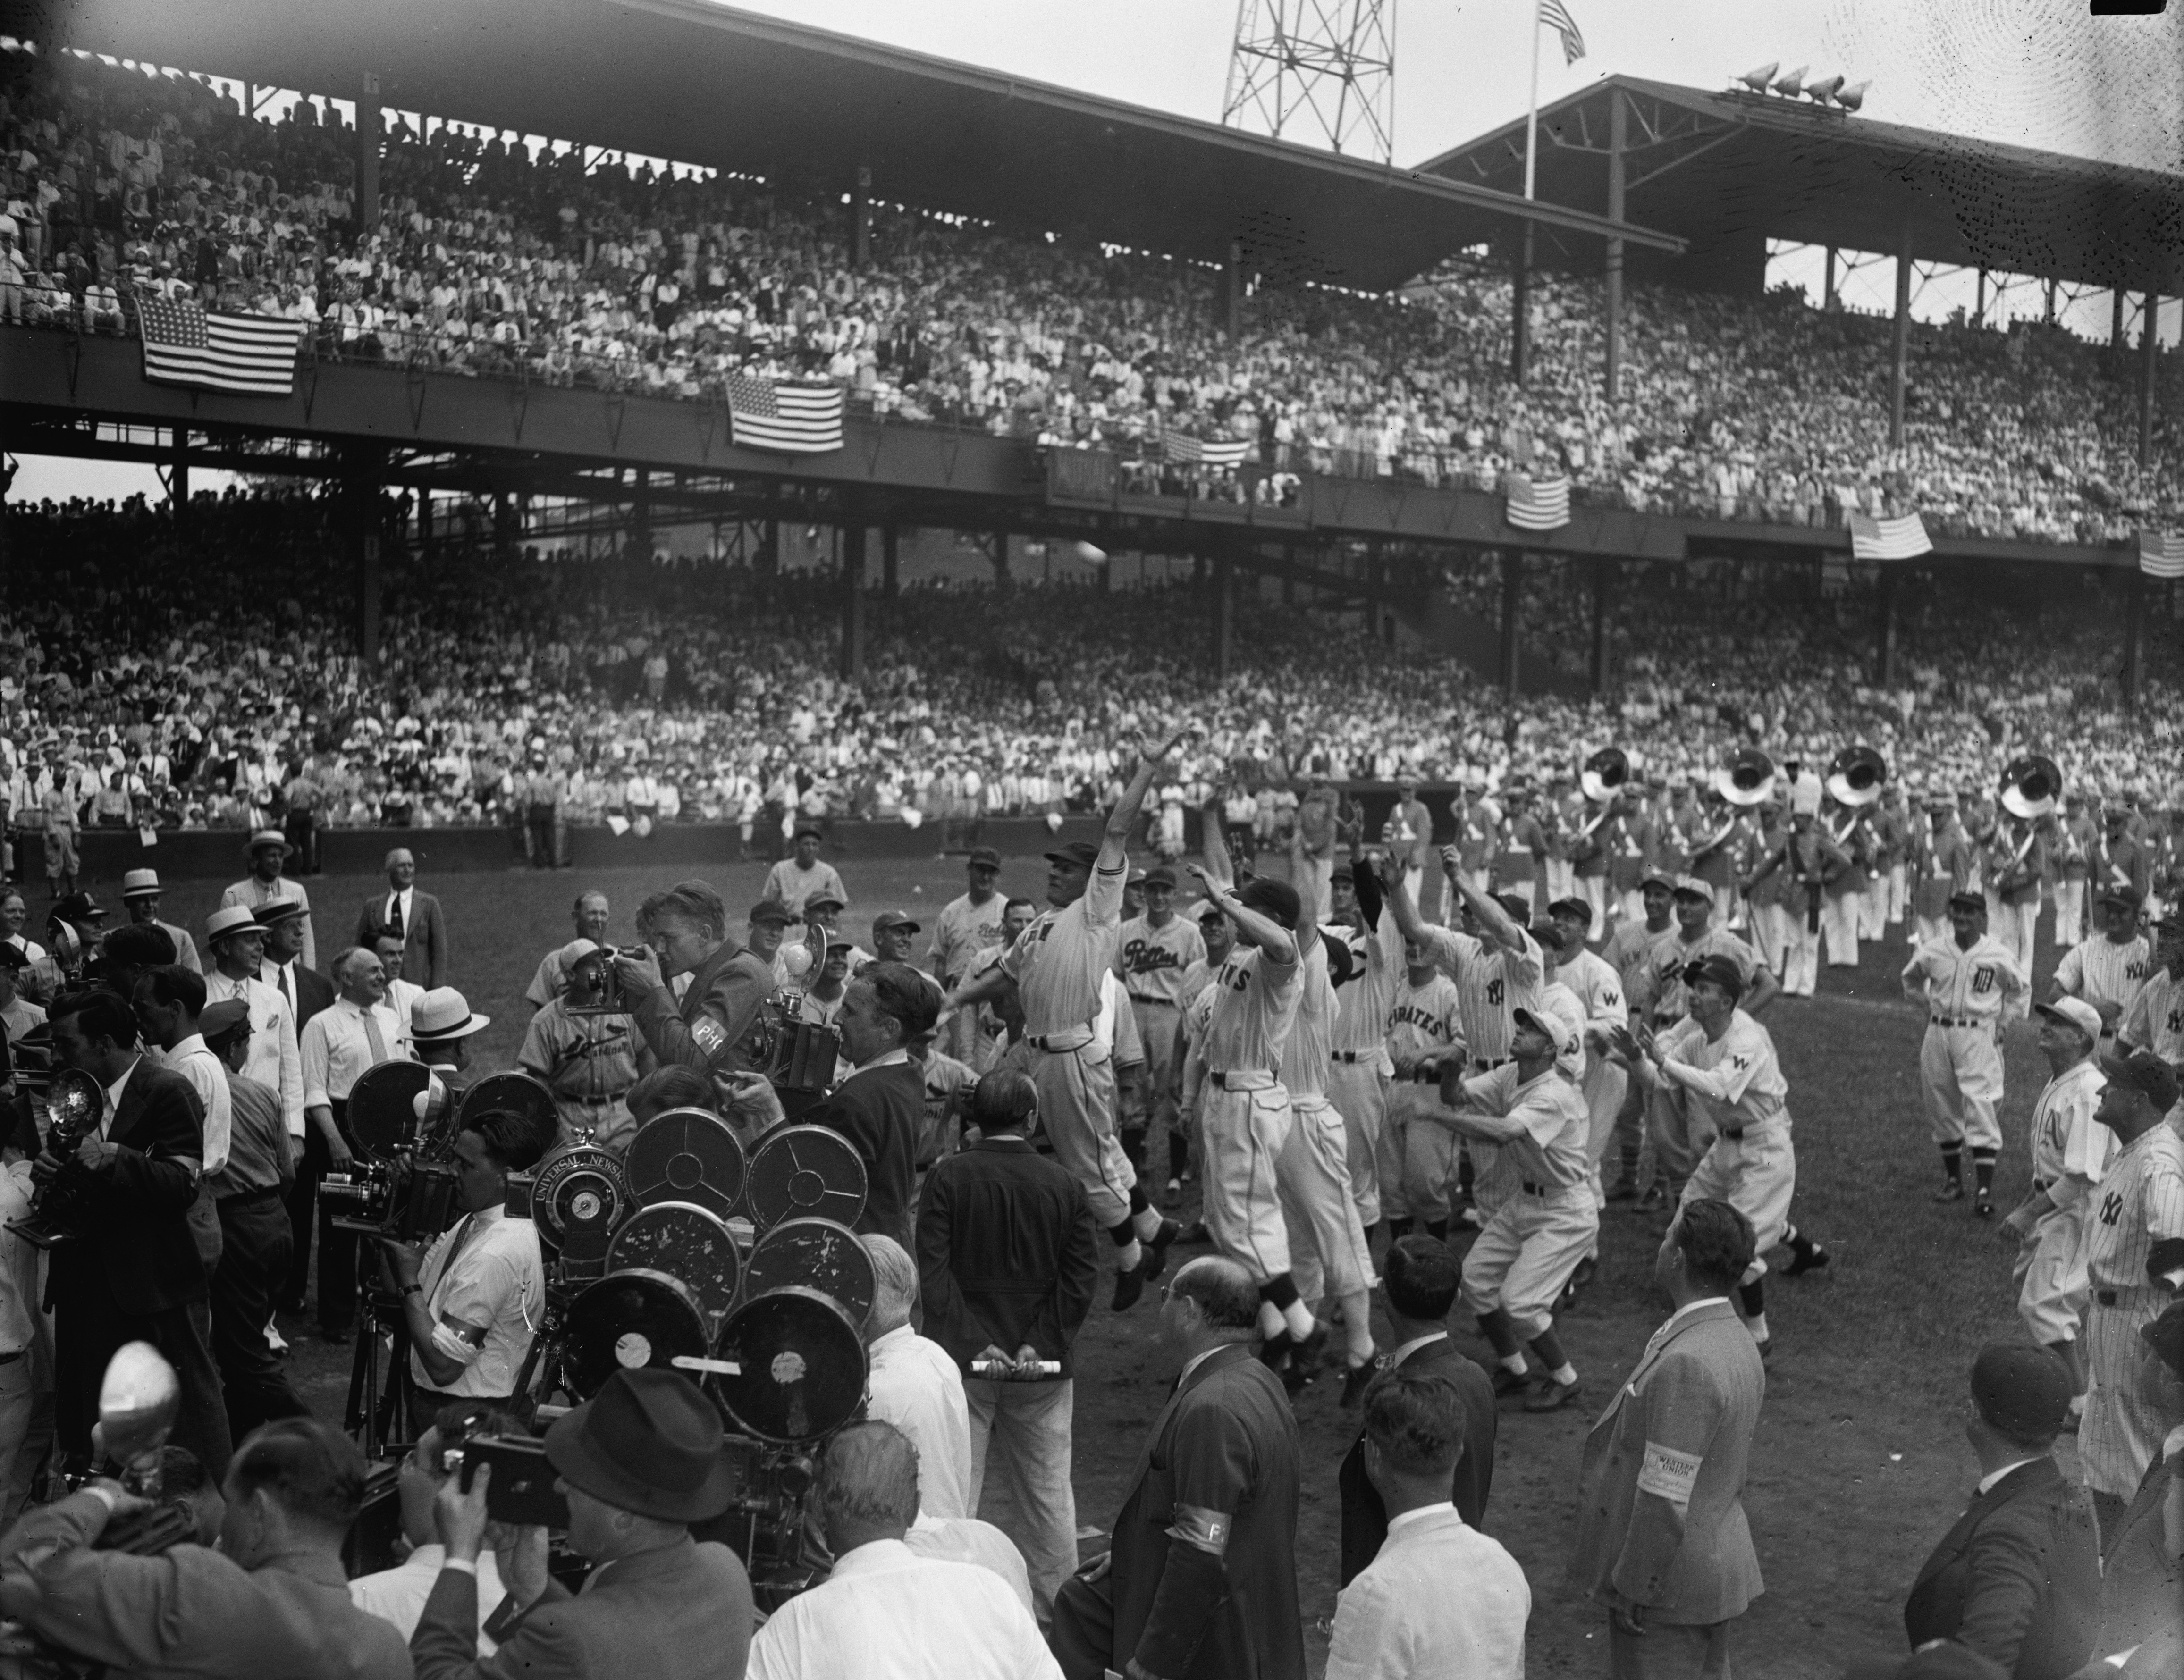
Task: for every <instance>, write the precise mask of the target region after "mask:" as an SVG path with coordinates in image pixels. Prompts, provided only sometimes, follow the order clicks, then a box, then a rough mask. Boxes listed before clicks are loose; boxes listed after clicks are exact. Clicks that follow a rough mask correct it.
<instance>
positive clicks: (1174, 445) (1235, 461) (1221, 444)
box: [1161, 431, 1251, 467]
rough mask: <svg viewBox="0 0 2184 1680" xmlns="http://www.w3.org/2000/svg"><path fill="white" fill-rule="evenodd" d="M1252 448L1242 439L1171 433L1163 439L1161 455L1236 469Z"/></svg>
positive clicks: (1210, 465) (1178, 459)
mask: <svg viewBox="0 0 2184 1680" xmlns="http://www.w3.org/2000/svg"><path fill="white" fill-rule="evenodd" d="M1161 453H1162V454H1164V455H1165V456H1167V459H1170V460H1171V461H1197V462H1200V463H1201V464H1202V465H1206V466H1209V467H1236V466H1241V465H1243V464H1244V457H1245V455H1247V454H1249V453H1251V445H1250V444H1249V443H1247V442H1245V441H1244V440H1243V439H1242V438H1240V437H1221V438H1212V437H1183V436H1181V435H1180V434H1179V433H1177V432H1173V431H1171V432H1170V433H1168V435H1167V437H1163V438H1162V439H1161Z"/></svg>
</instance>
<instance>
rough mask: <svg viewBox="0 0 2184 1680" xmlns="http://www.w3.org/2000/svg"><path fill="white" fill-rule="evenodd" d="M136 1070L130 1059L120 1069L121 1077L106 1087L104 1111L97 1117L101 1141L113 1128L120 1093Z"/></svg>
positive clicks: (134, 1063) (133, 1061)
mask: <svg viewBox="0 0 2184 1680" xmlns="http://www.w3.org/2000/svg"><path fill="white" fill-rule="evenodd" d="M134 1072H136V1060H134V1059H132V1060H131V1062H130V1064H129V1065H128V1066H126V1067H125V1068H123V1069H122V1070H121V1077H120V1078H119V1079H117V1080H115V1081H114V1082H113V1083H112V1084H111V1085H109V1086H108V1087H107V1088H106V1112H105V1113H103V1114H102V1115H99V1117H98V1135H99V1138H101V1140H102V1141H103V1139H104V1138H106V1137H107V1136H108V1134H109V1133H110V1132H112V1131H113V1130H114V1115H118V1114H120V1112H121V1093H123V1092H124V1091H126V1090H127V1089H128V1088H129V1076H130V1075H131V1074H132V1073H134Z"/></svg>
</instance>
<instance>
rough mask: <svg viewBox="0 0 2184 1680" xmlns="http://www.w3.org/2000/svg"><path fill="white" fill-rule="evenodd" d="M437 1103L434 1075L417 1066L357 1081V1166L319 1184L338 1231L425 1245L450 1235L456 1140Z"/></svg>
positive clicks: (352, 1106)
mask: <svg viewBox="0 0 2184 1680" xmlns="http://www.w3.org/2000/svg"><path fill="white" fill-rule="evenodd" d="M448 1118H449V1116H448V1114H447V1112H446V1110H445V1104H444V1103H443V1104H441V1105H440V1106H439V1107H437V1108H435V1106H434V1105H433V1104H432V1072H431V1071H430V1070H428V1069H427V1068H426V1067H425V1066H423V1065H421V1064H420V1063H417V1062H413V1061H388V1062H380V1063H378V1064H376V1065H374V1066H371V1067H368V1068H366V1069H365V1071H363V1072H362V1073H360V1074H359V1075H358V1076H357V1078H356V1083H355V1084H354V1086H352V1087H351V1088H350V1089H349V1093H348V1131H349V1138H350V1140H351V1142H352V1143H353V1144H354V1149H355V1160H354V1162H353V1163H352V1164H351V1165H350V1167H349V1168H348V1171H345V1172H329V1173H327V1174H326V1177H323V1178H322V1179H320V1181H319V1194H320V1197H321V1198H323V1199H325V1200H326V1203H327V1204H328V1205H329V1206H331V1208H332V1210H333V1215H332V1217H333V1223H334V1228H335V1229H336V1230H337V1231H348V1232H355V1233H357V1234H359V1235H360V1236H365V1237H387V1238H393V1240H395V1241H396V1242H398V1243H421V1242H430V1241H431V1240H432V1238H435V1237H437V1236H438V1235H439V1234H440V1232H443V1231H444V1230H446V1229H447V1228H448V1222H449V1218H450V1215H452V1213H453V1211H454V1191H455V1180H454V1171H453V1168H452V1166H451V1165H450V1163H451V1160H452V1152H453V1149H454V1129H453V1127H452V1126H449V1125H448V1123H447V1122H448Z"/></svg>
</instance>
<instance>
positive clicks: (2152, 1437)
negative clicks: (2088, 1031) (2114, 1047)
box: [2078, 1050, 2184, 1533]
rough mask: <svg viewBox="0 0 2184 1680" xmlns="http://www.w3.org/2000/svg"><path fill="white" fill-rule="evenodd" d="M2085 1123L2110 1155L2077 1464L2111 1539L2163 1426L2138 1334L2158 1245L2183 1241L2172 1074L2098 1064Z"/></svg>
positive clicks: (2150, 1295) (2146, 1317)
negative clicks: (2099, 1085)
mask: <svg viewBox="0 0 2184 1680" xmlns="http://www.w3.org/2000/svg"><path fill="white" fill-rule="evenodd" d="M2100 1070H2101V1073H2102V1075H2103V1077H2104V1078H2105V1079H2106V1080H2107V1081H2108V1083H2107V1085H2106V1087H2105V1088H2103V1090H2102V1092H2101V1100H2100V1106H2099V1107H2098V1109H2096V1110H2094V1112H2093V1117H2094V1119H2096V1120H2097V1121H2099V1122H2100V1123H2101V1124H2102V1125H2103V1126H2107V1127H2108V1128H2109V1130H2110V1131H2111V1132H2114V1134H2115V1137H2116V1142H2117V1144H2118V1146H2119V1147H2118V1149H2117V1150H2116V1153H2115V1154H2114V1157H2113V1158H2112V1159H2111V1160H2109V1164H2108V1167H2107V1170H2106V1171H2103V1173H2102V1175H2101V1182H2100V1183H2099V1185H2098V1187H2097V1188H2096V1191H2095V1194H2096V1195H2097V1196H2098V1201H2097V1203H2096V1204H2095V1205H2094V1206H2093V1207H2092V1210H2091V1211H2090V1212H2089V1214H2088V1216H2087V1226H2086V1249H2085V1257H2086V1282H2087V1288H2089V1289H2090V1290H2091V1291H2092V1304H2091V1305H2089V1306H2088V1307H2087V1310H2086V1321H2085V1360H2086V1379H2087V1388H2086V1410H2085V1418H2084V1421H2083V1422H2082V1423H2081V1425H2080V1427H2079V1429H2078V1462H2079V1465H2080V1466H2081V1469H2082V1471H2083V1472H2084V1476H2085V1482H2086V1486H2087V1488H2091V1489H2092V1494H2093V1502H2094V1505H2095V1507H2096V1509H2098V1510H2099V1512H2100V1516H2101V1523H2102V1527H2103V1532H2105V1533H2114V1531H2115V1522H2116V1519H2117V1518H2118V1517H2120V1516H2121V1515H2122V1507H2123V1504H2124V1502H2125V1501H2126V1500H2127V1499H2130V1498H2131V1495H2132V1494H2134V1493H2136V1492H2137V1488H2138V1483H2139V1478H2140V1477H2142V1476H2144V1475H2145V1474H2146V1467H2147V1466H2148V1465H2149V1464H2151V1463H2152V1462H2153V1460H2154V1457H2155V1455H2158V1454H2159V1452H2160V1450H2161V1444H2162V1440H2163V1438H2164V1436H2165V1434H2166V1433H2167V1424H2166V1421H2165V1420H2164V1419H2163V1418H2162V1417H2161V1416H2160V1415H2159V1412H2158V1411H2157V1410H2155V1409H2154V1408H2153V1406H2151V1405H2148V1403H2147V1397H2146V1395H2145V1394H2144V1393H2143V1392H2142V1389H2141V1388H2140V1385H2139V1382H2138V1381H2137V1377H2138V1363H2139V1355H2140V1352H2141V1345H2140V1342H2139V1335H2138V1332H2139V1330H2140V1329H2141V1327H2143V1326H2144V1325H2145V1324H2147V1323H2148V1322H2149V1321H2151V1320H2152V1319H2153V1316H2155V1315H2156V1314H2157V1313H2159V1311H2160V1310H2162V1308H2163V1307H2165V1306H2166V1305H2168V1303H2169V1299H2170V1291H2169V1290H2168V1289H2167V1288H2165V1287H2163V1286H2162V1285H2161V1284H2159V1283H2157V1282H2154V1280H2153V1278H2152V1277H2149V1276H2148V1260H2149V1259H2151V1258H2152V1256H2153V1249H2155V1247H2156V1245H2157V1244H2165V1243H2173V1242H2176V1241H2177V1240H2178V1239H2180V1238H2184V1137H2179V1136H2178V1134H2177V1132H2176V1127H2175V1126H2172V1125H2169V1124H2165V1122H2164V1120H2163V1116H2164V1115H2166V1114H2168V1113H2169V1112H2170V1110H2172V1109H2174V1108H2175V1107H2176V1097H2177V1086H2176V1071H2175V1070H2174V1069H2173V1068H2171V1067H2170V1065H2169V1064H2168V1063H2167V1062H2165V1061H2164V1060H2162V1059H2161V1058H2160V1057H2159V1056H2157V1055H2154V1054H2151V1053H2149V1052H2148V1051H2145V1050H2138V1051H2134V1052H2133V1053H2132V1054H2131V1055H2130V1056H2129V1057H2127V1058H2126V1057H2124V1056H2120V1055H2107V1056H2103V1057H2102V1058H2101V1060H2100Z"/></svg>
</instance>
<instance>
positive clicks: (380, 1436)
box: [343, 1277, 417, 1459]
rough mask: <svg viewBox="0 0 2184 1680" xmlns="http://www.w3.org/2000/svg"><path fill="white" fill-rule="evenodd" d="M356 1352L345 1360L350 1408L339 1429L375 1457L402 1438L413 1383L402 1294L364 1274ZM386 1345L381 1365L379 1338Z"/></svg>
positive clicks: (359, 1292)
mask: <svg viewBox="0 0 2184 1680" xmlns="http://www.w3.org/2000/svg"><path fill="white" fill-rule="evenodd" d="M356 1296H357V1315H356V1319H357V1334H356V1354H355V1356H354V1358H352V1359H351V1360H350V1361H349V1370H348V1410H347V1411H346V1412H345V1413H344V1414H343V1427H344V1428H345V1429H347V1430H348V1432H349V1433H350V1434H352V1435H354V1436H355V1437H356V1439H357V1444H358V1445H359V1446H361V1447H362V1448H363V1449H364V1455H365V1458H367V1459H376V1458H377V1457H378V1456H379V1455H381V1454H382V1452H384V1451H385V1450H386V1448H387V1443H388V1442H389V1441H393V1440H399V1439H404V1438H406V1437H405V1435H404V1432H405V1431H406V1430H407V1428H408V1427H409V1410H410V1406H409V1402H410V1399H411V1397H412V1396H413V1395H414V1394H415V1392H416V1386H417V1385H416V1381H415V1378H414V1377H411V1376H410V1374H409V1321H408V1320H407V1319H405V1318H404V1316H403V1312H402V1298H401V1296H399V1295H398V1294H395V1293H392V1292H390V1291H389V1290H387V1289H385V1288H381V1287H380V1286H379V1285H377V1284H376V1283H372V1282H369V1281H367V1280H366V1279H365V1278H362V1277H359V1278H358V1279H357V1285H356ZM382 1334H384V1335H385V1336H387V1338H388V1343H389V1347H388V1350H387V1355H386V1360H387V1364H386V1368H385V1370H384V1371H382V1369H381V1364H380V1360H381V1351H380V1345H379V1338H380V1337H381V1336H382Z"/></svg>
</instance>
